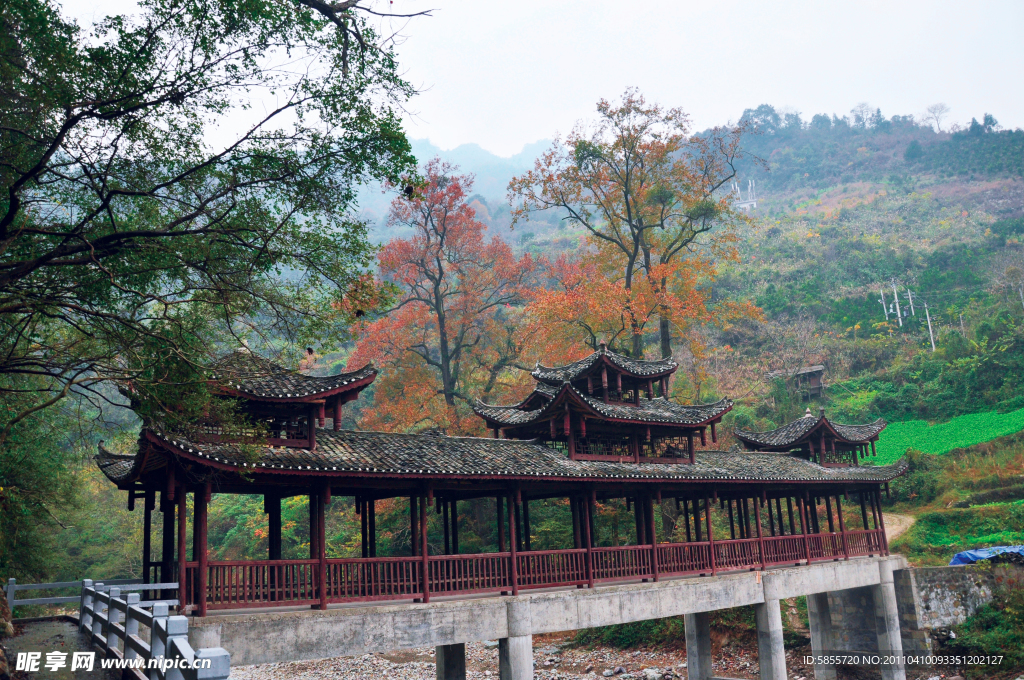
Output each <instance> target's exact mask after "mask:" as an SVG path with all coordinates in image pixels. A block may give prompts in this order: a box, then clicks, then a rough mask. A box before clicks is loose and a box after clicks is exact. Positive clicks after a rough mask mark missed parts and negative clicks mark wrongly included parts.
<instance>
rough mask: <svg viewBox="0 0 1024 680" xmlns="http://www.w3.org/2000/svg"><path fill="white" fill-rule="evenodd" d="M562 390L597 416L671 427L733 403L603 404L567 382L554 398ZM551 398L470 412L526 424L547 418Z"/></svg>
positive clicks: (698, 420)
mask: <svg viewBox="0 0 1024 680" xmlns="http://www.w3.org/2000/svg"><path fill="white" fill-rule="evenodd" d="M563 391H565V392H567V393H571V394H572V395H573V396H575V397H576V398H577V399H578V400H580V401H582V402H583V403H585V404H587V405H588V406H589V407H590V408H591V409H593V410H594V411H597V412H598V413H599V414H601V415H602V416H604V417H606V418H610V419H614V420H636V421H641V422H645V423H651V424H656V423H668V424H673V425H697V424H700V423H706V422H708V421H709V420H711V419H713V418H717V417H719V416H721V415H723V414H724V413H726V412H727V411H728V410H729V409H731V408H732V402H731V401H729V400H728V399H722V400H721V401H717V402H715V403H713V404H698V405H694V406H687V405H683V404H677V403H675V402H673V401H668V400H667V399H664V398H662V397H658V398H656V399H640V404H639V405H638V406H633V405H631V404H606V403H605V402H603V401H601V400H600V399H596V398H594V397H591V396H588V395H586V394H583V393H582V392H580V391H579V390H577V389H576V388H575V387H573V386H572V385H571V384H569V383H568V382H566V383H564V384H563V385H562V388H561V389H559V390H558V391H557V392H556V394H555V395H554V396H555V398H557V397H558V395H560V394H561V393H562V392H563ZM555 398H553V399H552V400H551V401H549V402H548V403H547V404H546V405H545V406H543V407H541V408H538V409H533V410H529V411H526V410H522V409H521V408H520V405H521V404H520V405H514V406H493V405H491V404H485V403H483V402H481V401H477V402H476V403H475V404H474V405H473V410H474V411H475V412H476V413H477V415H479V416H482V417H484V418H487V419H489V420H491V421H494V422H498V423H502V424H505V425H526V424H528V423H531V422H533V421H535V420H538V419H543V418H545V417H546V416H548V415H550V413H549V411H550V410H551V409H552V408H557V406H553V403H554V401H555V400H556V399H555Z"/></svg>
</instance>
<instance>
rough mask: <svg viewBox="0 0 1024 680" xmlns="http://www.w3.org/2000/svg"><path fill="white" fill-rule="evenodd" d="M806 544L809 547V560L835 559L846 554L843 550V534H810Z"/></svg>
mask: <svg viewBox="0 0 1024 680" xmlns="http://www.w3.org/2000/svg"><path fill="white" fill-rule="evenodd" d="M807 544H808V545H809V546H810V549H811V560H812V561H813V560H837V559H842V558H843V557H845V556H846V553H845V552H844V551H843V535H842V534H838V533H830V534H810V535H809V536H808V537H807Z"/></svg>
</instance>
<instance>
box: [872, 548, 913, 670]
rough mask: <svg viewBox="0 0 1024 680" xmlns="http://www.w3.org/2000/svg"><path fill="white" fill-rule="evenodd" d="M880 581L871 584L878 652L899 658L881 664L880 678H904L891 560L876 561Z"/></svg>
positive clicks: (901, 641)
mask: <svg viewBox="0 0 1024 680" xmlns="http://www.w3.org/2000/svg"><path fill="white" fill-rule="evenodd" d="M878 572H879V577H880V583H879V584H878V585H877V586H872V592H873V595H874V600H875V631H876V633H877V635H878V653H879V654H880V655H882V656H887V655H891V656H894V657H896V658H897V659H899V662H898V663H896V664H894V665H888V666H882V668H881V670H882V680H906V679H907V669H906V667H905V666H904V664H903V660H902V656H903V640H902V639H901V638H900V615H899V612H898V611H897V608H896V587H895V585H894V584H893V577H892V562H890V561H888V560H886V561H883V562H879V563H878Z"/></svg>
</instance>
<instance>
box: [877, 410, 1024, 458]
mask: <svg viewBox="0 0 1024 680" xmlns="http://www.w3.org/2000/svg"><path fill="white" fill-rule="evenodd" d="M1021 430H1024V409H1020V410H1018V411H1011V412H1009V413H995V412H990V413H972V414H969V415H965V416H958V417H956V418H953V419H952V420H950V421H949V422H945V423H938V424H935V425H931V424H929V423H928V422H927V421H924V420H907V421H904V422H901V423H891V424H890V425H889V426H888V427H887V428H885V430H883V431H882V434H881V436H880V437H879V440H878V445H877V450H878V457H877V458H875V459H874V462H876V463H877V464H878V465H888V464H889V463H894V462H896V461H897V460H899V459H900V457H901V456H902V455H903V454H904V453H906V451H907V449H915V450H917V451H921V452H923V453H931V454H936V455H938V454H943V453H948V452H950V451H952V450H953V449H961V448H967V447H969V446H974V445H975V444H981V443H983V442H987V441H990V440H992V439H995V438H997V437H1003V436H1006V435H1009V434H1013V433H1015V432H1020V431H1021Z"/></svg>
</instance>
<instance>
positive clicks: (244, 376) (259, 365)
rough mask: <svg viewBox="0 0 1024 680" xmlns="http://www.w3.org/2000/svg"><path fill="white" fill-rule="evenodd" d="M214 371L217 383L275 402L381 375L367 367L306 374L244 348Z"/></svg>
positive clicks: (222, 360) (318, 392)
mask: <svg viewBox="0 0 1024 680" xmlns="http://www.w3.org/2000/svg"><path fill="white" fill-rule="evenodd" d="M210 370H211V372H212V377H213V378H214V380H216V381H217V382H219V383H221V384H222V385H224V386H225V387H227V388H229V389H231V390H235V391H237V392H241V393H242V394H244V395H249V396H253V397H264V398H274V399H281V398H284V399H287V398H297V397H311V396H315V395H317V394H322V393H324V392H331V391H333V390H336V389H338V388H341V387H344V386H345V385H349V384H351V383H354V382H356V381H359V380H363V379H364V378H370V377H373V376H375V375H376V374H377V371H376V369H374V368H373V365H372V364H367V365H366V366H364V367H362V368H360V369H359V370H356V371H350V372H348V373H339V374H338V375H331V376H312V375H304V374H302V373H299V372H297V371H290V370H288V369H286V368H284V367H283V366H279V365H277V364H275V363H274V362H273V361H270V360H269V359H264V358H263V357H261V356H259V355H256V354H253V353H252V352H250V351H249V350H247V349H244V348H243V349H238V350H235V351H234V352H231V353H230V354H228V355H226V356H224V357H221V358H220V359H219V360H217V361H216V362H214V364H213V365H212V366H211V367H210Z"/></svg>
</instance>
